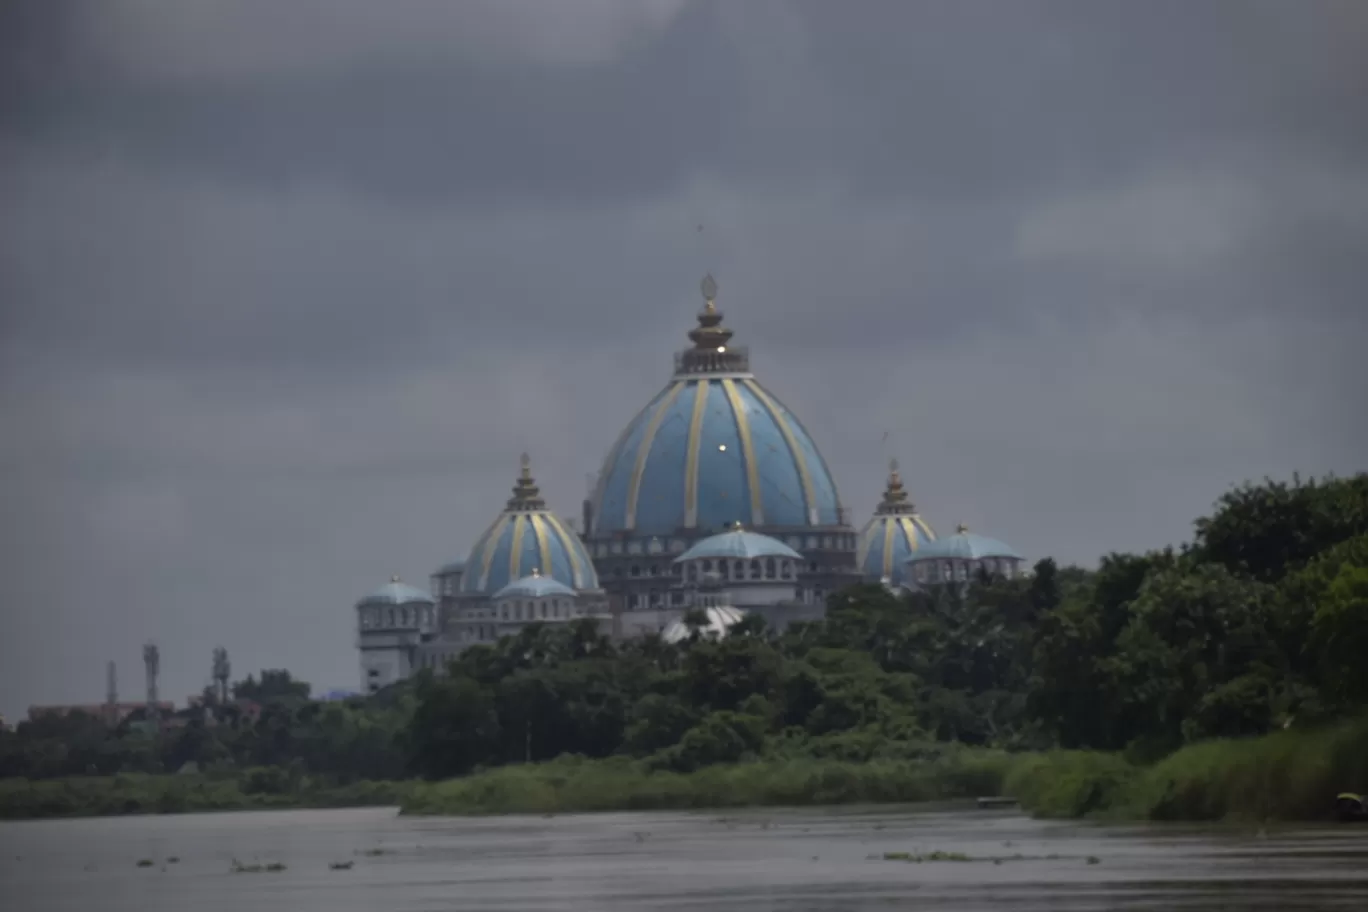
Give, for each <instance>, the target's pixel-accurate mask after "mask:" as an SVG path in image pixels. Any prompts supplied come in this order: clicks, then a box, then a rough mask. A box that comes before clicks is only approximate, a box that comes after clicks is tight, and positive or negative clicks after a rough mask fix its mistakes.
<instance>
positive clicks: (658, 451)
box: [356, 277, 1020, 692]
mask: <svg viewBox="0 0 1368 912" xmlns="http://www.w3.org/2000/svg"><path fill="white" fill-rule="evenodd" d="M716 295H717V286H716V283H715V282H713V281H712V278H711V277H709V278H708V279H706V280H705V281H704V283H703V297H704V306H703V309H702V311H701V312H700V313H699V314H698V323H697V326H695V327H694V328H693V329H692V330H691V331H690V332H689V334H688V335H689V340H690V342H691V345H690V347H689V348H686V349H685V350H683V351H681V352H679V353H678V354H676V355H675V358H674V372H673V375H672V376H671V378H670V380H669V382H668V383H667V384H666V385H665V387H664V388H663V389H661V390H660V391H659V392H657V393H656V394H655V395H654V396H653V397H652V398H651V399H650V401H649V402H647V404H646V406H645V407H644V408H643V409H642V410H641V411H640V412H639V413H637V415H636V416H635V417H634V418H633V419H632V420H631V421H630V422H629V423H628V424H627V426H626V428H624V429H623V431H622V433H621V434H620V435H619V436H618V438H617V440H616V442H615V443H614V444H613V445H612V446H611V448H609V450H608V455H607V457H606V458H605V460H604V462H603V465H602V468H601V470H600V471H599V473H598V477H597V481H596V483H595V485H594V489H593V491H592V493H591V496H590V497H589V499H588V500H586V501H585V502H584V504H583V515H582V520H581V524H580V529H579V530H576V529H574V528H572V527H571V525H570V524H569V523H567V522H566V521H565V520H563V519H561V518H560V517H558V516H556V515H555V514H554V513H553V512H551V511H550V510H548V509H547V507H546V503H545V502H544V501H543V499H542V497H541V493H540V491H539V490H538V488H537V486H536V484H535V482H534V481H533V479H532V474H531V469H530V464H529V462H528V459H527V457H526V455H524V457H523V461H522V467H521V472H520V474H519V477H518V480H517V483H516V484H515V485H514V488H513V497H512V499H510V500H509V501H508V503H507V504H506V506H505V508H504V510H503V512H502V513H500V514H499V515H498V516H497V517H496V518H495V520H494V522H493V523H492V524H491V525H490V526H489V527H488V528H487V529H486V531H485V532H484V534H483V535H481V536H480V537H479V538H478V539H477V540H476V542H475V545H474V546H473V547H472V548H471V550H470V553H469V554H468V555H467V556H466V557H465V558H464V559H462V560H457V561H454V562H452V563H449V564H447V565H445V566H443V567H441V568H440V569H439V570H437V571H436V572H435V573H433V574H432V577H431V591H430V592H422V591H420V590H418V589H415V588H413V587H410V586H404V585H403V584H402V583H400V581H399V580H398V578H397V577H396V578H395V579H393V580H391V583H390V585H389V586H387V587H382V589H381V590H379V591H377V592H376V593H372V594H371V595H369V596H367V597H366V598H363V599H362V600H360V601H359V602H358V603H357V604H356V612H357V630H358V638H357V646H358V649H359V651H360V654H361V683H362V689H363V690H364V691H366V692H374V691H375V690H378V689H380V688H381V687H384V686H386V685H387V684H390V683H393V682H394V681H398V680H401V679H403V678H405V677H408V676H409V675H411V674H413V673H414V672H415V671H416V670H418V669H420V668H430V669H433V670H440V669H442V668H443V667H444V666H445V664H446V662H447V661H449V660H450V659H452V658H454V657H455V656H457V655H458V654H459V653H460V652H461V651H463V650H465V649H467V648H469V647H471V646H473V645H477V644H488V643H493V642H495V641H497V640H498V639H499V638H500V637H502V636H506V635H508V634H511V633H515V632H517V631H518V630H520V629H522V628H523V627H524V626H526V625H527V624H530V623H541V624H562V623H569V622H573V621H576V620H584V619H590V620H593V621H595V622H597V623H598V624H599V625H600V626H601V628H602V629H603V630H604V631H605V632H608V633H611V634H612V635H614V636H616V637H620V638H621V637H634V636H642V635H647V634H666V633H667V632H668V635H669V636H671V637H678V636H682V635H683V634H682V633H681V630H682V629H683V628H682V627H681V624H682V619H683V618H684V616H685V614H686V613H687V612H689V611H690V610H691V609H694V608H699V609H702V610H704V611H705V613H706V614H707V617H708V618H709V623H708V625H707V629H708V630H709V631H711V633H710V634H709V635H713V634H716V633H717V632H718V631H719V630H722V629H724V628H725V627H726V626H727V624H728V623H730V621H729V620H728V619H729V618H733V616H734V617H736V618H739V617H744V616H745V615H747V614H752V613H754V614H759V615H761V616H762V617H764V619H765V621H766V623H767V624H768V625H769V626H771V627H775V628H782V627H784V626H786V625H787V624H789V623H792V622H794V621H797V620H812V619H816V618H820V617H822V616H823V615H824V612H825V603H826V597H827V595H829V594H830V593H832V592H834V591H836V590H838V589H840V588H843V587H845V586H848V585H851V584H853V583H857V582H860V581H861V580H864V581H868V582H876V583H877V582H885V583H887V584H889V585H893V586H912V587H915V586H917V585H919V582H918V579H917V574H918V573H920V574H921V575H922V579H921V581H920V584H921V585H927V584H930V583H931V582H933V581H935V580H936V579H939V573H940V570H939V569H938V568H939V567H940V566H941V565H940V564H939V563H938V564H935V565H931V564H928V565H926V567H924V568H923V569H920V570H918V569H915V568H914V569H911V570H909V563H908V562H909V561H913V560H915V559H916V558H917V557H918V556H920V555H924V554H930V553H932V552H931V550H930V549H931V548H933V547H934V546H935V544H936V535H935V532H934V531H933V530H932V528H931V526H930V524H929V523H928V522H927V521H926V520H924V519H923V518H922V517H921V516H920V515H919V514H918V513H917V512H916V508H915V507H914V506H913V505H912V503H911V501H910V499H909V497H908V495H907V492H906V491H905V490H904V488H903V482H902V479H901V477H900V475H899V473H898V467H897V464H896V463H894V464H893V465H892V468H891V471H890V474H889V477H888V483H887V486H886V490H885V493H884V497H883V500H882V501H881V503H880V505H879V508H878V509H877V510H876V512H875V515H874V517H873V518H872V519H871V520H870V522H869V523H867V524H866V525H865V526H864V527H863V529H862V530H861V531H860V532H858V533H857V532H856V530H855V529H854V528H853V527H852V526H851V524H850V521H849V517H848V514H847V510H846V508H845V507H844V506H842V504H841V500H840V496H839V495H838V493H837V490H836V482H835V479H834V478H833V477H832V474H831V472H830V471H829V469H828V468H827V465H826V461H825V460H824V459H823V458H822V456H821V453H820V452H819V451H818V448H817V445H816V443H815V442H814V440H813V438H812V437H811V436H810V435H809V434H808V431H807V429H806V428H805V427H804V426H803V424H802V423H801V422H800V421H799V420H798V418H797V417H796V416H794V415H793V413H792V412H790V411H789V410H788V409H787V408H786V407H785V406H784V405H783V403H782V402H780V401H779V399H778V398H777V397H776V396H775V395H774V394H772V393H771V392H769V391H768V390H767V389H766V388H765V387H763V386H761V384H760V382H759V381H758V380H757V379H756V378H755V375H754V374H752V373H751V368H750V353H749V351H748V350H747V349H746V348H745V347H739V346H733V345H732V344H731V339H732V331H731V330H730V329H728V328H726V327H724V326H723V325H722V312H721V311H720V310H719V309H718V308H717V304H716ZM817 369H823V368H822V367H820V366H819V367H818V368H817ZM985 541H987V540H985ZM998 544H1001V543H998ZM989 550H992V549H989ZM998 550H1001V551H1003V553H1002V554H1001V555H997V554H995V555H993V556H992V557H989V556H988V555H987V554H986V552H985V554H984V556H982V557H980V558H977V559H976V560H977V561H978V563H977V566H981V567H986V568H999V567H1001V568H1003V569H1004V570H1007V569H1008V568H1010V567H1015V566H1017V565H1016V564H1013V563H1012V561H1016V562H1018V563H1019V561H1020V557H1019V555H1016V552H1014V551H1011V550H1010V549H1007V548H1006V546H1002V548H1000V549H998ZM936 553H937V554H939V553H940V552H936ZM945 560H949V561H950V564H949V566H950V568H951V569H950V573H951V576H952V577H953V575H954V574H955V573H956V572H958V571H957V570H956V569H955V568H957V567H958V566H960V564H961V563H964V561H966V560H968V559H967V558H959V557H948V558H945ZM1004 560H1006V561H1007V563H1005V564H1004V563H1002V561H1004ZM957 561H958V562H959V563H956V562H957ZM933 566H934V567H935V568H937V569H935V571H934V573H933V569H932V568H933ZM966 566H967V564H966ZM909 574H910V576H909ZM695 619H696V618H695Z"/></svg>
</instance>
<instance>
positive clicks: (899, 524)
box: [855, 461, 936, 586]
mask: <svg viewBox="0 0 1368 912" xmlns="http://www.w3.org/2000/svg"><path fill="white" fill-rule="evenodd" d="M935 540H936V533H935V532H933V531H932V530H931V526H930V524H928V523H927V521H926V520H924V519H922V518H921V516H920V515H919V514H918V513H917V508H916V507H914V506H913V505H912V502H911V501H910V500H908V497H907V491H906V490H905V489H904V487H903V483H902V478H901V477H900V476H899V475H898V463H897V462H896V461H894V462H893V463H892V465H890V466H889V472H888V486H887V487H886V488H885V489H884V496H883V500H882V501H880V503H879V506H878V508H877V509H876V510H875V511H874V516H873V518H871V519H870V520H869V522H868V523H867V524H866V525H865V527H864V529H863V530H861V532H860V546H859V551H858V552H857V553H856V557H855V559H856V565H857V566H858V567H859V568H860V574H861V575H862V576H863V577H864V578H865V579H866V580H868V581H869V582H872V583H877V582H880V581H882V580H888V581H889V582H890V583H892V584H893V585H895V586H897V585H901V584H902V582H903V576H904V572H905V567H904V565H905V564H906V563H907V561H908V560H909V559H910V558H913V557H916V556H917V555H918V553H919V552H921V551H923V550H925V548H926V547H927V546H928V545H930V544H931V543H932V542H934V541H935Z"/></svg>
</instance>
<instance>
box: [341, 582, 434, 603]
mask: <svg viewBox="0 0 1368 912" xmlns="http://www.w3.org/2000/svg"><path fill="white" fill-rule="evenodd" d="M412 602H422V603H424V604H427V605H431V604H432V596H430V595H428V594H427V593H426V592H424V591H423V590H422V589H419V588H417V587H415V586H410V585H409V584H408V583H404V582H400V580H399V577H397V576H391V577H390V581H389V582H388V583H386V584H385V585H383V586H381V587H380V588H379V589H376V590H375V591H374V592H372V593H371V594H370V595H368V596H366V597H365V598H363V599H362V600H361V601H360V602H359V603H358V604H361V605H374V604H382V605H407V604H410V603H412Z"/></svg>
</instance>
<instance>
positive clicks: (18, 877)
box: [0, 808, 1368, 912]
mask: <svg viewBox="0 0 1368 912" xmlns="http://www.w3.org/2000/svg"><path fill="white" fill-rule="evenodd" d="M933 853H940V854H939V855H936V856H935V857H938V858H946V857H949V858H961V857H963V858H967V859H969V860H943V861H921V862H918V861H916V860H906V859H907V858H912V859H915V858H916V857H918V856H921V857H925V856H928V855H932V854H933ZM889 855H893V856H896V857H894V858H888V857H886V856H889ZM172 857H174V858H176V859H177V861H175V862H170V861H168V859H170V858H172ZM140 860H149V861H151V862H152V864H151V866H150V867H138V862H139V861H140ZM235 861H236V862H238V863H239V864H240V866H241V867H245V868H246V869H247V872H243V873H232V867H233V864H234V862H235ZM348 862H350V863H351V864H350V865H348V864H346V863H348ZM1366 863H1368V828H1354V827H1323V828H1310V829H1306V828H1299V829H1286V830H1280V829H1275V830H1270V831H1269V832H1266V833H1260V832H1257V831H1255V830H1253V829H1251V828H1234V827H1230V828H1220V827H1213V828H1194V827H1140V826H1132V827H1099V826H1092V825H1081V824H1076V823H1049V822H1041V821H1033V820H1029V819H1026V818H1024V817H1021V816H1019V815H1015V814H1002V813H983V812H978V811H971V810H958V809H956V810H953V811H951V810H942V811H937V812H927V811H924V810H916V811H913V810H910V809H902V810H896V809H895V810H889V809H887V808H881V809H878V810H877V811H860V810H832V811H802V812H797V811H750V812H743V813H728V814H717V813H712V814H605V815H572V816H565V817H553V818H527V817H522V818H485V819H440V820H439V819H407V818H399V817H396V816H395V815H394V813H393V812H392V811H384V810H342V811H291V812H281V813H251V814H214V815H207V814H205V815H192V816H183V817H140V818H126V819H105V820H71V821H39V822H31V823H9V824H0V883H3V884H4V885H5V888H4V889H5V892H6V894H7V895H8V896H9V897H11V898H14V899H18V900H19V902H18V903H17V904H16V905H13V906H9V907H10V908H16V909H24V910H30V909H32V910H49V909H51V910H68V909H69V910H81V912H87V910H89V909H92V908H99V909H101V910H102V912H123V910H128V912H133V910H152V912H156V910H168V912H171V910H174V912H185V910H187V909H191V908H196V907H199V908H230V907H231V908H239V909H248V908H249V909H252V910H254V912H257V910H268V912H269V910H282V912H285V910H288V912H314V910H319V912H323V910H327V912H350V910H367V912H369V910H373V909H385V910H398V912H409V910H438V909H462V910H508V912H539V910H558V912H570V910H585V912H590V910H592V912H611V910H629V909H630V910H658V912H666V910H668V912H675V910H703V909H707V910H719V912H731V910H746V912H759V910H774V912H800V910H801V912H809V910H810V912H818V910H821V912H855V910H873V909H880V910H886V909H890V908H900V907H907V908H913V907H914V908H917V909H953V910H972V909H1011V910H1013V912H1019V910H1090V909H1179V910H1216V909H1281V910H1321V909H1351V908H1363V907H1364V906H1365V903H1368V864H1366ZM272 865H284V866H285V867H284V869H283V870H275V871H272V870H268V868H269V867H270V866H272Z"/></svg>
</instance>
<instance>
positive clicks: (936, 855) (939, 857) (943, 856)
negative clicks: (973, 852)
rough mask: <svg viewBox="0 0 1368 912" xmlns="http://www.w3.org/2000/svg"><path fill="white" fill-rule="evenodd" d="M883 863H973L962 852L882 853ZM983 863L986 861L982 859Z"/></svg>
mask: <svg viewBox="0 0 1368 912" xmlns="http://www.w3.org/2000/svg"><path fill="white" fill-rule="evenodd" d="M883 857H884V861H910V862H912V863H913V864H921V863H922V862H924V861H973V860H974V859H972V858H970V857H969V856H968V855H965V854H964V853H963V852H941V851H939V850H938V851H935V852H928V853H927V854H925V855H921V854H918V853H916V852H884V854H883ZM984 860H985V861H986V860H987V859H984Z"/></svg>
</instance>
